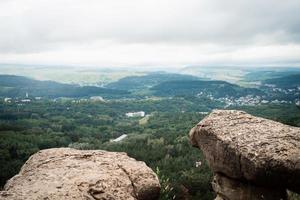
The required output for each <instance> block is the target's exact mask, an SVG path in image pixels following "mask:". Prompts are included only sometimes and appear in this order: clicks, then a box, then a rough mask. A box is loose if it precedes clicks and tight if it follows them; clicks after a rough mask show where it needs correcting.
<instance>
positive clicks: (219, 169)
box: [189, 110, 300, 193]
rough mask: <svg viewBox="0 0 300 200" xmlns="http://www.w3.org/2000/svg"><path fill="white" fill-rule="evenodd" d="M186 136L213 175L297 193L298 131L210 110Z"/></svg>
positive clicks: (299, 176) (299, 168) (299, 173)
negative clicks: (217, 174)
mask: <svg viewBox="0 0 300 200" xmlns="http://www.w3.org/2000/svg"><path fill="white" fill-rule="evenodd" d="M189 135H190V141H191V143H192V145H194V146H197V147H199V148H200V149H201V150H202V151H203V153H204V155H205V157H206V159H207V161H208V164H209V166H210V167H211V169H212V170H213V171H214V172H215V173H220V174H224V175H226V176H227V177H229V178H232V179H237V180H241V181H247V182H250V183H253V184H255V185H258V186H266V187H278V188H288V189H290V190H293V191H295V192H298V193H299V192H300V128H298V127H292V126H288V125H284V124H281V123H279V122H275V121H272V120H268V119H264V118H260V117H255V116H252V115H249V114H247V113H245V112H242V111H235V110H214V111H213V112H212V113H211V114H210V115H208V116H207V117H206V118H204V119H203V120H202V121H201V122H200V123H198V124H197V125H196V126H195V127H194V128H193V129H192V130H191V131H190V134H189Z"/></svg>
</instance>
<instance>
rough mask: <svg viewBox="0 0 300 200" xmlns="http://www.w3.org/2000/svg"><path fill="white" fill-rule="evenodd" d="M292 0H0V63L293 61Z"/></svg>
mask: <svg viewBox="0 0 300 200" xmlns="http://www.w3.org/2000/svg"><path fill="white" fill-rule="evenodd" d="M299 12H300V1H299V0H247V1H246V0H226V1H225V0H219V1H217V0H0V63H23V64H47V65H51V64H55V65H59V64H63V65H94V66H145V67H146V66H148V67H149V66H169V67H178V66H188V65H237V66H261V65H263V66H267V65H280V66H300V13H299Z"/></svg>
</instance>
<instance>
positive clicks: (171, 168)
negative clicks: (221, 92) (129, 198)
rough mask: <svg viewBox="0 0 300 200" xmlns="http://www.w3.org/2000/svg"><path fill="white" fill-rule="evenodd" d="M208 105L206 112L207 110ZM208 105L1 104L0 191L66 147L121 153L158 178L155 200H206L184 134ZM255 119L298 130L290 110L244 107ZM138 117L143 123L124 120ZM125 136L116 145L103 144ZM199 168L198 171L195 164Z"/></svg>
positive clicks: (208, 195)
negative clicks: (41, 156)
mask: <svg viewBox="0 0 300 200" xmlns="http://www.w3.org/2000/svg"><path fill="white" fill-rule="evenodd" d="M210 103H211V104H210ZM221 106H222V105H219V104H217V103H214V102H210V100H209V99H199V98H193V97H191V96H190V97H188V96H185V97H176V98H172V99H167V98H166V99H160V100H131V101H118V100H115V101H107V102H90V101H87V102H79V101H75V102H74V101H70V100H60V101H51V100H43V101H36V102H31V103H27V104H26V103H25V104H15V103H1V104H0V151H1V153H0V156H1V157H0V160H1V162H0V183H1V186H3V185H4V184H5V182H6V180H7V179H9V178H10V177H12V176H14V175H15V174H16V173H18V171H19V170H20V168H21V166H22V165H23V164H24V162H25V161H26V160H27V159H28V158H29V156H30V155H32V154H33V153H35V152H37V151H39V150H40V149H46V148H53V147H72V148H77V149H103V150H109V151H121V152H127V154H128V155H129V156H131V157H133V158H136V159H137V160H141V161H144V162H146V164H147V165H148V166H150V167H151V168H152V169H153V170H154V171H155V172H156V173H157V174H158V175H159V178H160V182H161V184H162V186H163V187H162V192H161V199H172V198H175V199H183V198H187V197H188V198H189V199H199V198H200V197H201V199H213V197H214V194H213V191H212V188H211V184H210V182H211V179H212V173H211V171H210V169H209V168H208V166H207V165H206V163H205V159H204V158H203V156H202V154H201V152H200V150H198V149H196V148H193V147H192V146H191V145H190V144H189V139H188V132H189V130H190V129H191V128H192V127H193V126H194V125H195V124H197V123H198V122H199V121H200V120H201V119H203V117H205V115H204V114H203V113H202V114H201V113H199V112H200V111H208V110H210V109H213V108H218V107H221ZM228 109H242V110H245V111H247V112H249V113H251V114H254V115H257V116H263V117H266V118H270V119H274V120H277V121H281V122H283V123H286V124H290V125H294V126H300V112H299V108H298V107H296V106H295V105H285V106H284V105H265V106H255V107H253V106H244V107H232V108H228ZM140 110H142V111H145V112H146V114H147V116H146V117H145V118H141V117H133V118H128V117H126V115H125V114H126V113H127V112H133V111H140ZM122 134H127V135H128V137H127V138H126V139H124V140H122V141H121V142H111V141H110V139H114V138H117V137H119V136H120V135H122ZM196 161H201V162H202V165H201V167H196V166H195V162H196Z"/></svg>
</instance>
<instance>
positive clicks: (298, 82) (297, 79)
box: [264, 73, 300, 88]
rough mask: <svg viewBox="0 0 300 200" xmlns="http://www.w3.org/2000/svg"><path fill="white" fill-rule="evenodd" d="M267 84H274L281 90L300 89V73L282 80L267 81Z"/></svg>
mask: <svg viewBox="0 0 300 200" xmlns="http://www.w3.org/2000/svg"><path fill="white" fill-rule="evenodd" d="M264 83H265V84H273V85H276V86H277V87H279V88H294V87H300V73H299V74H293V75H289V76H283V77H280V78H273V79H267V80H265V81H264Z"/></svg>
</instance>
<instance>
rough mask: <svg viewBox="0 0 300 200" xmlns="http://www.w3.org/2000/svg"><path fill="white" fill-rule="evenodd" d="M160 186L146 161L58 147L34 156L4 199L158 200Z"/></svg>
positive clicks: (12, 181) (9, 184) (0, 196)
mask: <svg viewBox="0 0 300 200" xmlns="http://www.w3.org/2000/svg"><path fill="white" fill-rule="evenodd" d="M159 191H160V184H159V181H158V178H157V176H156V174H155V173H154V172H153V171H152V170H151V169H150V168H149V167H147V166H146V164H145V163H144V162H139V161H136V160H135V159H133V158H130V157H128V156H127V155H126V154H125V153H116V152H107V151H100V150H98V151H82V150H75V149H70V148H57V149H47V150H42V151H39V152H38V153H36V154H34V155H33V156H31V157H30V158H29V159H28V161H27V162H26V163H25V164H24V166H23V167H22V169H21V171H20V173H19V174H18V175H16V176H14V177H13V178H12V179H10V180H9V181H8V182H7V184H6V185H5V186H4V190H3V191H1V193H0V199H14V200H18V199H20V200H21V199H22V200H24V199H30V200H34V199H43V200H46V199H49V200H50V199H53V200H56V199H57V200H60V199H74V200H75V199H90V200H95V199H96V200H114V199H116V200H117V199H120V200H121V199H124V200H125V199H126V200H135V199H139V200H140V199H142V200H150V199H158V197H159Z"/></svg>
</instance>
